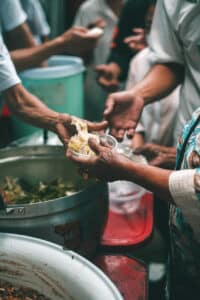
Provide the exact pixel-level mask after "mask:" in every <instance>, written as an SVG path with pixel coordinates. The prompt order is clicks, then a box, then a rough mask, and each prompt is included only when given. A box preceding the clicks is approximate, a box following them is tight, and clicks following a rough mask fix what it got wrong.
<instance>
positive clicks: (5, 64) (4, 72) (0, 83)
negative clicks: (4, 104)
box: [0, 36, 20, 93]
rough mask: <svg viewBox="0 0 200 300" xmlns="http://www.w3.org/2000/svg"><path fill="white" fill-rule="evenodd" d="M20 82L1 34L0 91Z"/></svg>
mask: <svg viewBox="0 0 200 300" xmlns="http://www.w3.org/2000/svg"><path fill="white" fill-rule="evenodd" d="M18 83H20V79H19V77H18V75H17V73H16V70H15V67H14V65H13V63H12V61H11V58H10V55H9V53H8V50H7V48H6V47H5V45H4V43H3V40H2V38H1V36H0V93H1V92H2V91H4V90H6V89H8V88H10V87H12V86H14V85H16V84H18Z"/></svg>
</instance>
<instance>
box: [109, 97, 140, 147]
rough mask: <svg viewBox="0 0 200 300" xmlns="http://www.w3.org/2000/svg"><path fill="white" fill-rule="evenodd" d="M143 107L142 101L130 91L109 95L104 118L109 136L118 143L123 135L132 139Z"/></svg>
mask: <svg viewBox="0 0 200 300" xmlns="http://www.w3.org/2000/svg"><path fill="white" fill-rule="evenodd" d="M143 107H144V100H143V99H142V98H141V97H140V96H135V95H134V94H133V92H131V91H125V92H119V93H114V94H110V95H109V97H108V99H107V101H106V108H105V111H104V117H105V119H106V120H107V121H108V123H109V127H110V130H111V134H112V135H113V136H115V137H116V138H117V139H118V140H119V141H121V140H122V139H123V137H124V134H125V133H127V136H128V137H130V138H131V137H133V135H134V132H135V128H136V126H137V123H138V120H139V119H140V115H141V113H142V110H143Z"/></svg>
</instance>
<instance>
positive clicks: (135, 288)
mask: <svg viewBox="0 0 200 300" xmlns="http://www.w3.org/2000/svg"><path fill="white" fill-rule="evenodd" d="M94 263H95V264H96V265H97V266H98V267H99V268H100V269H101V270H102V271H104V273H105V274H106V275H107V276H108V277H109V278H110V279H111V280H112V281H113V283H114V284H115V285H116V287H117V288H118V289H119V291H120V292H121V294H122V296H123V298H124V300H146V299H147V298H148V269H147V267H146V265H145V264H144V263H143V262H141V261H138V260H136V259H133V258H129V257H127V256H122V255H99V256H97V257H96V258H95V260H94ZM106 300H108V299H106Z"/></svg>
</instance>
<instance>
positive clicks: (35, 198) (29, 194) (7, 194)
mask: <svg viewBox="0 0 200 300" xmlns="http://www.w3.org/2000/svg"><path fill="white" fill-rule="evenodd" d="M83 187H84V184H83V182H82V181H79V182H77V183H73V182H70V181H66V180H63V179H62V178H58V179H56V180H54V181H52V182H50V183H45V182H43V181H40V182H39V183H38V184H30V183H28V182H27V181H26V180H24V179H19V178H14V177H11V176H7V177H5V179H4V182H3V183H2V184H0V193H1V194H2V196H3V198H4V201H5V202H6V203H7V204H23V203H36V202H41V201H47V200H50V199H56V198H59V197H64V196H70V195H73V194H75V193H77V192H78V191H80V190H81V189H83Z"/></svg>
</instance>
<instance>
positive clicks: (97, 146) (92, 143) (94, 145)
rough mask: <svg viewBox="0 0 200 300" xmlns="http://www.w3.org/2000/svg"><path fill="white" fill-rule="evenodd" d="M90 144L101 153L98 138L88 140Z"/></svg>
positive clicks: (95, 150) (97, 152)
mask: <svg viewBox="0 0 200 300" xmlns="http://www.w3.org/2000/svg"><path fill="white" fill-rule="evenodd" d="M88 145H89V146H90V148H91V149H92V150H93V151H94V152H95V153H96V154H99V152H100V149H101V146H100V145H99V143H98V142H97V140H95V139H94V138H90V139H89V140H88Z"/></svg>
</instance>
